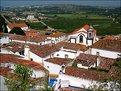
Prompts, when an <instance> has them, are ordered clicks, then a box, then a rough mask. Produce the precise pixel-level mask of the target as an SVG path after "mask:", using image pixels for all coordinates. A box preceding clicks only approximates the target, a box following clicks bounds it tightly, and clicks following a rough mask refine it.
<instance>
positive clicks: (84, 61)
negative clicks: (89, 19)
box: [0, 25, 121, 91]
mask: <svg viewBox="0 0 121 91" xmlns="http://www.w3.org/2000/svg"><path fill="white" fill-rule="evenodd" d="M4 36H5V37H4ZM0 40H1V41H3V40H4V42H3V43H4V44H3V43H1V50H0V52H1V55H5V54H9V55H10V54H11V55H18V56H22V57H23V58H24V59H26V60H31V62H36V63H38V64H39V65H40V67H41V66H42V67H44V69H46V70H48V71H49V75H50V78H53V77H54V78H56V79H57V81H56V82H54V84H53V87H54V89H55V91H61V90H62V89H66V88H69V89H74V88H72V87H75V88H78V89H82V88H83V89H88V88H89V87H90V86H92V85H95V84H97V83H98V82H101V80H102V79H106V78H105V77H107V78H108V77H111V76H112V71H113V70H112V69H113V68H116V67H114V66H113V65H114V63H115V61H116V60H115V59H116V58H118V57H119V55H120V54H121V48H120V47H121V40H106V39H103V40H99V39H98V37H97V35H96V30H95V29H93V27H92V26H89V25H85V26H84V27H82V28H80V29H77V30H75V31H74V32H73V33H71V34H69V35H68V36H67V35H66V34H64V33H61V32H55V33H52V34H51V35H44V34H40V33H33V32H30V31H29V33H26V36H20V35H10V34H1V39H0ZM2 53H4V54H2ZM2 60H4V58H3V59H2ZM25 62H28V63H29V62H30V61H25ZM4 67H5V66H4ZM33 67H34V65H33ZM95 70H104V71H105V72H99V71H95ZM40 71H41V70H40ZM34 73H36V77H41V75H42V74H44V73H42V72H39V71H35V72H34ZM109 74H110V75H109ZM43 76H44V75H43ZM113 76H115V75H114V74H113ZM114 89H116V88H114Z"/></svg>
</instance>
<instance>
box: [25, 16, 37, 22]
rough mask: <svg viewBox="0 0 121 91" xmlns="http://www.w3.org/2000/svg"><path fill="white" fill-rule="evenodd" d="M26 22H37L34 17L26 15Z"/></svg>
mask: <svg viewBox="0 0 121 91" xmlns="http://www.w3.org/2000/svg"><path fill="white" fill-rule="evenodd" d="M26 22H38V19H37V18H35V17H34V15H28V16H27V17H26Z"/></svg>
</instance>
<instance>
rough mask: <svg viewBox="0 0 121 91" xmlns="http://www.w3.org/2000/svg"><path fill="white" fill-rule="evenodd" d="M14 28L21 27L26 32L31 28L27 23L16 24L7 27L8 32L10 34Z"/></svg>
mask: <svg viewBox="0 0 121 91" xmlns="http://www.w3.org/2000/svg"><path fill="white" fill-rule="evenodd" d="M14 27H20V28H21V29H22V30H24V31H28V29H29V27H28V26H27V25H26V24H25V23H15V24H8V25H7V29H8V32H10V31H11V30H12V29H13V28H14Z"/></svg>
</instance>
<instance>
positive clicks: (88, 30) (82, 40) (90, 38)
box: [68, 25, 98, 46]
mask: <svg viewBox="0 0 121 91" xmlns="http://www.w3.org/2000/svg"><path fill="white" fill-rule="evenodd" d="M68 41H69V42H70V43H78V44H83V45H86V46H91V45H93V44H94V43H95V42H96V41H98V38H97V35H96V30H95V29H94V28H93V27H92V26H89V25H85V26H83V27H82V28H79V29H76V30H75V31H74V32H72V33H71V34H70V35H69V36H68Z"/></svg>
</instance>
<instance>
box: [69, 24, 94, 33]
mask: <svg viewBox="0 0 121 91" xmlns="http://www.w3.org/2000/svg"><path fill="white" fill-rule="evenodd" d="M89 28H90V26H89V25H87V24H86V25H84V26H83V27H82V28H78V29H75V31H73V32H72V33H71V34H70V35H73V34H76V33H79V32H83V33H87V30H88V29H89ZM82 29H85V30H86V31H83V30H82ZM94 33H95V34H96V30H95V29H94Z"/></svg>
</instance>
